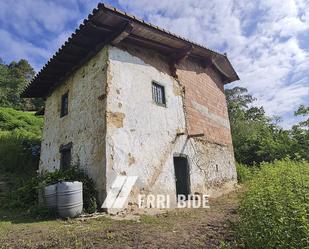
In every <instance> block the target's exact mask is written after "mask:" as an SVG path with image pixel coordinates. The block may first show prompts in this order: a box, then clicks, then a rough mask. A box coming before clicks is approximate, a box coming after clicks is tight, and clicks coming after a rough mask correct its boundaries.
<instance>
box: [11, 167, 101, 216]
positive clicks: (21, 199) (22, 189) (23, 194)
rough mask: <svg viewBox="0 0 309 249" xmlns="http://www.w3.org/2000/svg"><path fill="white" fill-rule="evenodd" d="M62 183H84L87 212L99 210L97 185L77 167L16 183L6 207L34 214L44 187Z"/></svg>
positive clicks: (46, 173) (84, 201)
mask: <svg viewBox="0 0 309 249" xmlns="http://www.w3.org/2000/svg"><path fill="white" fill-rule="evenodd" d="M60 181H80V182H82V183H83V203H84V210H85V212H87V213H93V212H95V211H96V210H97V191H96V189H95V184H94V182H93V180H92V179H91V178H90V177H88V175H87V174H86V173H85V172H84V171H83V170H80V169H78V168H76V167H72V168H70V169H68V170H66V171H59V170H57V171H55V172H44V173H43V174H40V175H39V176H37V177H33V178H31V179H29V180H27V181H21V182H18V181H16V182H15V184H16V185H15V186H14V187H13V190H12V191H11V192H10V194H9V197H8V201H7V205H6V207H7V208H15V209H26V210H28V211H29V212H32V213H34V212H36V211H37V210H38V209H39V192H40V191H41V190H42V189H43V187H44V186H47V185H49V184H54V183H57V182H60Z"/></svg>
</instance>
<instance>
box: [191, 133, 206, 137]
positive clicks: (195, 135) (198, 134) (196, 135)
mask: <svg viewBox="0 0 309 249" xmlns="http://www.w3.org/2000/svg"><path fill="white" fill-rule="evenodd" d="M204 135H205V134H204V133H196V134H188V138H191V137H203V136H204Z"/></svg>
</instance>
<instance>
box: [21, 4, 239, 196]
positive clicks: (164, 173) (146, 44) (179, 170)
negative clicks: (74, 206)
mask: <svg viewBox="0 0 309 249" xmlns="http://www.w3.org/2000/svg"><path fill="white" fill-rule="evenodd" d="M238 79H239V78H238V76H237V74H236V72H235V70H234V69H233V67H232V65H231V64H230V62H229V60H228V58H227V57H226V55H223V54H220V53H217V52H214V51H212V50H210V49H208V48H205V47H203V46H200V45H198V44H195V43H193V42H191V41H188V40H186V39H183V38H181V37H179V36H177V35H174V34H171V33H170V32H168V31H166V30H163V29H160V28H158V27H156V26H153V25H151V24H149V23H146V22H144V21H142V20H139V19H138V18H136V17H134V16H131V15H129V14H127V13H124V12H122V11H120V10H117V9H115V8H112V7H109V6H106V5H104V4H99V5H98V7H97V8H96V9H94V10H93V13H92V14H90V15H89V16H88V18H87V19H85V20H84V22H83V24H81V25H80V27H79V28H78V29H76V31H75V32H74V33H73V34H72V36H71V37H70V38H69V39H68V41H67V42H65V44H64V45H63V46H62V47H61V48H60V49H59V51H58V52H57V53H56V54H55V55H54V56H53V57H52V58H51V59H50V60H49V61H48V62H47V64H46V65H45V66H44V67H43V68H42V70H41V71H40V72H39V73H38V74H37V75H36V77H35V78H34V79H33V80H32V81H31V83H30V84H29V85H28V86H27V88H26V89H25V90H24V92H23V94H22V96H23V97H43V98H45V99H46V105H45V113H44V116H45V124H44V129H43V139H42V146H41V160H40V166H39V167H40V170H48V171H52V170H55V169H59V168H60V169H61V168H66V167H70V165H79V167H82V168H84V169H85V170H86V171H87V172H88V174H89V176H91V177H92V178H93V179H94V181H95V183H96V185H97V188H98V190H99V195H100V196H99V198H100V201H101V202H103V200H104V198H105V197H106V192H107V190H108V189H109V188H110V186H111V184H112V182H113V181H114V179H115V177H116V176H117V175H128V176H130V175H132V176H138V181H137V183H136V185H135V187H134V191H133V192H134V193H138V192H141V191H142V192H144V193H153V194H170V195H172V196H175V200H176V194H179V193H185V194H188V193H208V194H210V195H218V194H220V193H221V192H223V191H225V189H228V188H229V187H230V186H231V185H232V184H234V183H235V181H236V170H235V163H234V156H233V147H232V140H231V132H230V124H229V119H228V112H227V105H226V100H225V95H224V85H225V84H228V83H230V82H232V81H235V80H238Z"/></svg>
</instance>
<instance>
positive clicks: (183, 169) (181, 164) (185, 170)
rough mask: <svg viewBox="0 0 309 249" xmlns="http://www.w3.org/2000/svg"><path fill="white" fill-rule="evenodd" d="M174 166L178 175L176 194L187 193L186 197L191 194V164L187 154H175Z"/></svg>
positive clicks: (176, 175)
mask: <svg viewBox="0 0 309 249" xmlns="http://www.w3.org/2000/svg"><path fill="white" fill-rule="evenodd" d="M174 168H175V177H176V195H177V197H178V195H185V196H186V199H187V198H188V195H189V194H190V176H189V164H188V159H187V157H186V156H185V155H183V156H182V155H181V156H174Z"/></svg>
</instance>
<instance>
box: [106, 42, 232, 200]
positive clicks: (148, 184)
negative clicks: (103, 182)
mask: <svg viewBox="0 0 309 249" xmlns="http://www.w3.org/2000/svg"><path fill="white" fill-rule="evenodd" d="M182 73H183V75H182V76H183V77H185V75H184V72H182ZM107 79H108V80H107V81H108V95H107V107H106V108H107V130H106V163H107V166H106V167H107V169H106V175H107V176H106V178H107V189H108V188H109V187H110V185H111V184H112V182H113V180H114V179H115V177H116V175H119V174H120V175H136V176H138V177H139V179H138V182H137V185H136V191H137V192H146V193H153V194H170V195H171V196H175V197H176V189H175V172H174V164H173V156H174V155H175V154H178V153H182V154H186V155H187V156H188V160H189V164H190V181H191V192H192V193H195V192H198V193H211V194H212V195H217V194H218V193H220V192H221V190H222V188H221V189H219V188H217V187H222V185H223V184H225V183H235V180H236V171H235V165H234V157H233V150H232V148H231V146H229V145H225V144H223V142H226V144H228V142H230V140H229V139H230V137H229V136H228V134H227V133H229V123H228V120H225V118H223V117H224V115H225V114H226V113H224V110H225V109H224V106H225V102H224V103H217V104H216V103H214V104H215V105H218V106H219V107H222V109H223V111H222V113H221V116H223V117H222V118H221V116H219V115H218V117H217V116H216V115H215V114H214V113H213V112H210V111H209V112H208V114H209V113H210V115H213V119H216V120H219V124H217V123H215V122H213V120H212V119H211V121H212V122H211V123H210V122H209V121H208V120H207V117H205V115H201V113H197V115H196V118H198V119H199V120H198V122H199V124H201V123H203V122H204V124H205V126H204V127H206V128H208V126H207V125H208V123H207V122H209V123H210V127H211V128H212V127H213V126H216V127H220V129H221V128H222V127H223V128H222V130H223V132H225V133H223V136H224V135H225V136H226V138H222V137H220V135H219V133H218V132H217V131H216V130H214V131H215V132H216V134H212V130H211V129H209V130H208V131H207V132H209V133H210V135H211V136H212V138H213V139H214V140H215V139H216V138H218V139H220V140H219V141H217V142H216V143H213V142H210V141H208V140H206V141H205V140H202V139H193V138H191V139H188V138H187V136H186V135H181V136H177V133H179V132H186V119H185V112H184V103H183V99H184V97H185V96H186V94H187V92H186V93H185V95H184V93H183V86H182V85H181V83H182V82H181V81H180V83H179V81H177V80H176V79H175V78H174V77H172V76H171V74H170V71H169V66H168V64H167V60H166V58H165V57H162V56H160V55H158V54H157V53H155V52H153V51H151V50H146V49H143V50H142V49H139V48H136V47H133V46H122V47H120V48H116V47H110V48H109V62H108V70H107ZM152 81H156V82H158V83H160V84H161V85H163V86H164V87H165V92H166V103H167V104H166V107H162V106H158V105H156V104H155V103H153V100H152V89H151V82H152ZM209 81H210V79H209ZM211 84H213V83H211ZM203 86H205V82H204V85H203ZM187 88H188V87H186V91H187ZM213 88H214V89H213V94H216V93H217V89H215V86H213ZM221 89H223V88H221ZM201 91H204V92H205V90H204V89H202V90H201ZM189 93H190V91H189ZM222 94H223V95H222ZM219 95H220V96H219V99H218V100H221V97H222V96H223V97H224V93H222V91H220V94H219ZM193 99H195V98H193ZM197 101H198V100H196V102H197ZM224 101H225V98H224ZM203 108H209V109H210V110H211V111H213V110H214V108H213V107H211V106H209V107H208V106H207V105H206V106H203ZM186 114H187V113H186ZM220 118H221V119H220ZM204 120H206V121H204ZM220 122H221V123H220ZM223 123H224V125H222V124H223ZM198 127H199V126H196V129H197V128H198ZM225 129H226V130H225ZM216 136H217V137H216ZM215 190H217V192H216V191H215ZM215 192H216V193H215ZM174 201H175V199H174Z"/></svg>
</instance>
